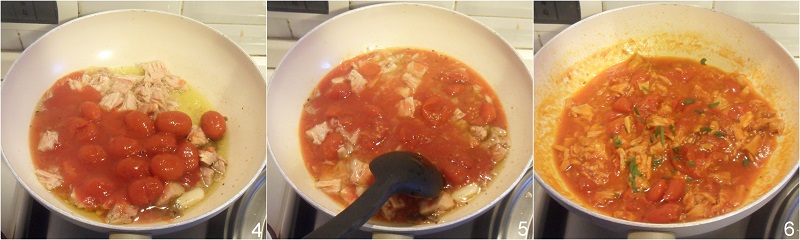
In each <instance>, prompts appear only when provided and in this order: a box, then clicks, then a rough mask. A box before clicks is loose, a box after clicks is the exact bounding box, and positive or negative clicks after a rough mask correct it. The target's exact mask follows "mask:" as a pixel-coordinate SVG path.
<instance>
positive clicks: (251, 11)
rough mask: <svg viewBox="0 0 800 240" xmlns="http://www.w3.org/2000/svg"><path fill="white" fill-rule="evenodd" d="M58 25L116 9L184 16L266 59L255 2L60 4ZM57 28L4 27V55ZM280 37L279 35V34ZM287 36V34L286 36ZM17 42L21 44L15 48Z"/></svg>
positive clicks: (262, 14) (260, 11)
mask: <svg viewBox="0 0 800 240" xmlns="http://www.w3.org/2000/svg"><path fill="white" fill-rule="evenodd" d="M56 4H57V6H58V15H59V16H58V17H59V23H65V22H67V21H70V20H73V19H75V18H77V17H81V16H86V15H89V14H93V13H97V12H102V11H108V10H117V9H132V8H133V9H150V10H158V11H164V12H169V13H174V14H181V15H184V16H186V17H189V18H193V19H195V20H198V21H200V22H203V23H206V24H209V25H210V26H211V27H212V28H214V29H216V30H217V31H220V32H222V33H223V34H225V35H226V36H227V37H228V38H230V39H231V40H233V41H234V42H236V43H237V44H239V46H240V47H242V49H244V50H245V51H246V52H247V53H248V54H250V55H266V47H265V46H264V45H265V44H266V36H267V33H266V29H265V28H266V12H267V10H266V2H255V1H238V2H233V1H216V2H212V1H196V2H195V1H191V2H190V1H186V2H183V1H137V2H135V1H104V2H100V1H58V2H56ZM56 26H58V25H57V24H21V23H2V24H1V25H0V30H2V35H1V36H0V39H2V41H3V45H2V49H3V51H6V52H8V51H22V50H23V49H24V48H26V47H28V46H30V44H31V43H33V42H34V41H36V39H38V38H39V37H41V36H42V35H44V34H45V33H47V31H50V30H51V29H53V28H55V27H56ZM276 33H277V32H276ZM287 35H288V34H287ZM14 42H18V44H15V43H14Z"/></svg>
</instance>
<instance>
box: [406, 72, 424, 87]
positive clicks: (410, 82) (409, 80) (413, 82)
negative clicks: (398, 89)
mask: <svg viewBox="0 0 800 240" xmlns="http://www.w3.org/2000/svg"><path fill="white" fill-rule="evenodd" d="M402 78H403V83H405V84H406V86H408V87H409V88H411V92H416V91H417V86H419V84H420V83H421V82H422V79H419V78H417V77H414V76H413V75H411V74H410V73H404V74H403V77H402Z"/></svg>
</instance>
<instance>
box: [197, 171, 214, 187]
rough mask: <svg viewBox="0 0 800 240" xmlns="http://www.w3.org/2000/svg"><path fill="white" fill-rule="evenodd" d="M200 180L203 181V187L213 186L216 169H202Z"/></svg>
mask: <svg viewBox="0 0 800 240" xmlns="http://www.w3.org/2000/svg"><path fill="white" fill-rule="evenodd" d="M200 180H202V181H203V185H205V186H206V187H209V186H211V184H212V183H214V169H211V168H209V167H200Z"/></svg>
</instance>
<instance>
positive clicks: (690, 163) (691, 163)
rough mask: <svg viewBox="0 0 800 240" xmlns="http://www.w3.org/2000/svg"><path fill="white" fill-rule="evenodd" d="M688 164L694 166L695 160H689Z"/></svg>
mask: <svg viewBox="0 0 800 240" xmlns="http://www.w3.org/2000/svg"><path fill="white" fill-rule="evenodd" d="M686 164H689V166H690V167H694V161H687V162H686Z"/></svg>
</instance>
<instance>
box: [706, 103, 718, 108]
mask: <svg viewBox="0 0 800 240" xmlns="http://www.w3.org/2000/svg"><path fill="white" fill-rule="evenodd" d="M717 106H719V102H714V103H712V104H708V108H715V107H717Z"/></svg>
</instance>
